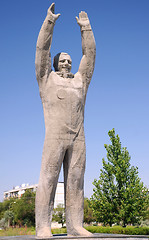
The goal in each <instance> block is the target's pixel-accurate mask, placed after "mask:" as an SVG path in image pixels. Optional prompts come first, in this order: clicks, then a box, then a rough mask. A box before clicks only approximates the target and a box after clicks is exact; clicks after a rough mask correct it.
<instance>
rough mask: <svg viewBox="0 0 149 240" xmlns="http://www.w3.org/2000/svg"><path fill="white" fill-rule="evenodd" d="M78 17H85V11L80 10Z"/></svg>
mask: <svg viewBox="0 0 149 240" xmlns="http://www.w3.org/2000/svg"><path fill="white" fill-rule="evenodd" d="M79 17H80V18H87V13H86V12H85V11H81V12H80V14H79Z"/></svg>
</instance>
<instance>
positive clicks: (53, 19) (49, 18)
mask: <svg viewBox="0 0 149 240" xmlns="http://www.w3.org/2000/svg"><path fill="white" fill-rule="evenodd" d="M47 17H48V21H49V22H50V23H53V24H55V22H56V20H55V18H54V17H53V16H52V15H51V14H48V15H47Z"/></svg>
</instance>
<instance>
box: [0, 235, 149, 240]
mask: <svg viewBox="0 0 149 240" xmlns="http://www.w3.org/2000/svg"><path fill="white" fill-rule="evenodd" d="M0 240H37V238H36V237H35V236H27V235H26V236H11V237H0ZM38 240H149V236H147V235H143V236H142V235H121V234H93V236H92V237H80V236H79V237H67V235H65V234H61V235H54V236H53V237H50V238H41V239H40V238H38Z"/></svg>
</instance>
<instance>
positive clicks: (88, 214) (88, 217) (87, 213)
mask: <svg viewBox="0 0 149 240" xmlns="http://www.w3.org/2000/svg"><path fill="white" fill-rule="evenodd" d="M94 221H95V218H94V217H93V211H92V209H91V207H90V200H89V199H88V198H84V222H85V223H88V224H90V223H91V222H94Z"/></svg>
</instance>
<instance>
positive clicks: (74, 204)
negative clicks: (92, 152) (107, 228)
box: [64, 140, 92, 236]
mask: <svg viewBox="0 0 149 240" xmlns="http://www.w3.org/2000/svg"><path fill="white" fill-rule="evenodd" d="M85 161H86V150H85V141H77V140H75V141H74V143H73V145H72V147H71V148H69V149H68V150H67V155H66V156H65V159H64V184H65V207H66V226H67V233H68V235H69V236H77V235H82V236H90V235H92V234H91V233H90V232H88V231H87V230H85V229H84V228H83V217H84V172H85Z"/></svg>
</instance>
